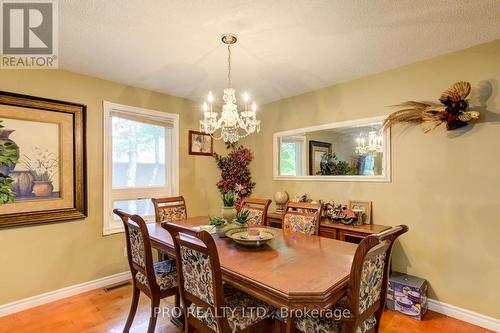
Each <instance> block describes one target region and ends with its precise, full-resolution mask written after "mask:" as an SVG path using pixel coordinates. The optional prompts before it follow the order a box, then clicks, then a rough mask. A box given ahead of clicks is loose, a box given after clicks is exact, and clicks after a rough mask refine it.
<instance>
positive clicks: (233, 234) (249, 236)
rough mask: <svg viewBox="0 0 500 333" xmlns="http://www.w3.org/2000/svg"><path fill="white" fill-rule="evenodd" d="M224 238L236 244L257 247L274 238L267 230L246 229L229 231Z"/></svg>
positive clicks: (271, 232) (270, 231)
mask: <svg viewBox="0 0 500 333" xmlns="http://www.w3.org/2000/svg"><path fill="white" fill-rule="evenodd" d="M226 236H227V237H229V238H231V239H232V240H233V241H235V242H236V243H238V244H241V245H244V246H252V247H258V246H261V245H262V244H265V243H267V242H269V241H270V240H271V239H273V238H274V232H273V231H272V230H271V229H269V228H261V227H248V228H238V229H232V230H229V231H228V232H227V233H226Z"/></svg>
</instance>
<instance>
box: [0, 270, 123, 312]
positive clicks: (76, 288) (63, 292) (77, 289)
mask: <svg viewBox="0 0 500 333" xmlns="http://www.w3.org/2000/svg"><path fill="white" fill-rule="evenodd" d="M126 280H130V272H123V273H118V274H114V275H110V276H106V277H103V278H100V279H97V280H93V281H88V282H84V283H80V284H75V285H73V286H69V287H65V288H62V289H57V290H53V291H49V292H47V293H43V294H40V295H36V296H32V297H28V298H24V299H20V300H18V301H14V302H12V303H7V304H2V305H0V317H3V316H6V315H9V314H11V313H15V312H19V311H22V310H26V309H29V308H32V307H35V306H39V305H42V304H46V303H50V302H54V301H57V300H60V299H63V298H66V297H70V296H74V295H78V294H81V293H84V292H86V291H90V290H94V289H99V288H102V287H106V286H109V285H112V284H115V283H119V282H123V281H126Z"/></svg>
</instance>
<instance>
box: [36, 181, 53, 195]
mask: <svg viewBox="0 0 500 333" xmlns="http://www.w3.org/2000/svg"><path fill="white" fill-rule="evenodd" d="M53 190H54V185H52V182H51V181H42V180H35V181H33V194H34V195H35V196H36V197H48V196H51V195H52V191H53Z"/></svg>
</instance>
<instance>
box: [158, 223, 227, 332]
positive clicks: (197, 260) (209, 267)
mask: <svg viewBox="0 0 500 333" xmlns="http://www.w3.org/2000/svg"><path fill="white" fill-rule="evenodd" d="M162 226H163V227H164V228H165V229H167V230H168V231H169V232H170V234H171V235H172V239H174V243H175V248H176V253H177V272H178V276H179V287H180V288H179V291H180V295H181V297H182V299H183V302H184V306H185V307H186V309H187V311H186V313H187V316H188V320H190V321H197V322H198V323H197V324H198V325H203V326H206V327H208V328H210V329H211V330H212V331H215V332H228V330H229V324H228V322H227V320H225V319H224V318H216V317H214V316H212V315H211V314H212V313H222V312H220V311H221V308H223V307H224V305H225V303H224V291H223V285H222V277H221V271H220V263H219V256H218V253H217V247H216V245H215V242H214V240H213V238H212V236H211V235H210V234H209V233H208V232H206V231H201V232H194V231H187V230H185V229H184V230H181V229H179V227H177V226H175V225H172V224H169V223H165V222H163V223H162ZM221 328H222V329H221Z"/></svg>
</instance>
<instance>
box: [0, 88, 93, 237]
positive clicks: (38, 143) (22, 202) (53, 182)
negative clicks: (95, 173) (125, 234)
mask: <svg viewBox="0 0 500 333" xmlns="http://www.w3.org/2000/svg"><path fill="white" fill-rule="evenodd" d="M85 116H86V106H85V105H82V104H76V103H70V102H63V101H58V100H52V99H46V98H41V97H34V96H27V95H20V94H15V93H10V92H2V91H0V120H2V126H4V127H3V128H0V143H4V144H5V143H6V142H8V143H9V144H10V145H15V147H16V149H17V156H18V160H17V162H16V163H14V164H12V165H10V166H9V167H4V169H2V173H3V174H5V175H7V176H8V177H10V178H11V179H12V180H13V183H12V188H11V189H12V191H13V192H14V197H13V200H12V201H11V202H5V203H3V204H0V228H9V227H20V226H27V225H35V224H44V223H54V222H63V221H69V220H77V219H83V218H85V217H86V216H87V199H86V160H85Z"/></svg>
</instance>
